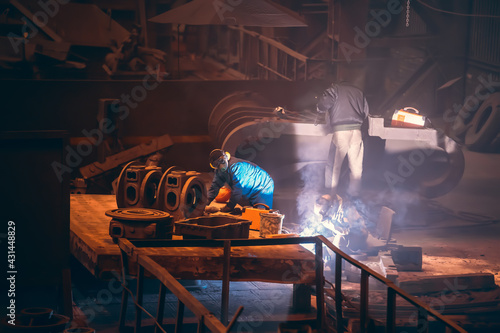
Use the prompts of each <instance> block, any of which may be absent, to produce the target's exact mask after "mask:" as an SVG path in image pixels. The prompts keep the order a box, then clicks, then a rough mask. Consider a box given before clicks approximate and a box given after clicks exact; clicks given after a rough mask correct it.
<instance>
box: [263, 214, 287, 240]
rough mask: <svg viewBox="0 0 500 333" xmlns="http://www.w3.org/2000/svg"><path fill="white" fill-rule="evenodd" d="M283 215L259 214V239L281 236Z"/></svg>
mask: <svg viewBox="0 0 500 333" xmlns="http://www.w3.org/2000/svg"><path fill="white" fill-rule="evenodd" d="M284 218H285V215H283V214H280V213H279V212H277V211H275V212H269V213H260V237H264V238H265V237H266V235H275V234H281V228H282V226H283V219H284Z"/></svg>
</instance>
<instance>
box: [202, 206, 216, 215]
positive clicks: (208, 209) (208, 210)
mask: <svg viewBox="0 0 500 333" xmlns="http://www.w3.org/2000/svg"><path fill="white" fill-rule="evenodd" d="M218 211H219V208H217V207H214V206H207V207H205V213H208V214H212V213H217V212H218Z"/></svg>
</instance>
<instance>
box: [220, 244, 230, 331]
mask: <svg viewBox="0 0 500 333" xmlns="http://www.w3.org/2000/svg"><path fill="white" fill-rule="evenodd" d="M230 265H231V241H230V240H226V241H224V266H223V268H222V301H221V315H220V316H221V319H220V321H221V322H222V324H223V325H227V322H228V308H229V274H230V273H231V272H230V268H231V267H230Z"/></svg>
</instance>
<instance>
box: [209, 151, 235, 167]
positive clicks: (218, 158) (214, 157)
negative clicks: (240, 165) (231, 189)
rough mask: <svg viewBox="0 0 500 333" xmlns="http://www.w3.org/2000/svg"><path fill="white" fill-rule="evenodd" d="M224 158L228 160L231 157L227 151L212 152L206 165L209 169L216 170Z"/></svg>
mask: <svg viewBox="0 0 500 333" xmlns="http://www.w3.org/2000/svg"><path fill="white" fill-rule="evenodd" d="M224 156H227V158H228V159H229V158H230V157H231V155H230V154H229V153H228V152H227V151H224V150H222V149H214V150H212V151H211V152H210V156H209V158H208V163H210V167H212V169H217V168H218V167H219V164H220V163H221V162H222V160H223V159H224Z"/></svg>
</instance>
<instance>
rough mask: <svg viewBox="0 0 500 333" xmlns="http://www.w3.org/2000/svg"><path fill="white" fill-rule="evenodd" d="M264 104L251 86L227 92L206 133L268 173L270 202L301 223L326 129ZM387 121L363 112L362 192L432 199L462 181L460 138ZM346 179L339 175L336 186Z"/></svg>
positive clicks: (319, 171) (324, 150)
mask: <svg viewBox="0 0 500 333" xmlns="http://www.w3.org/2000/svg"><path fill="white" fill-rule="evenodd" d="M269 105H270V103H268V102H267V101H266V100H265V98H263V97H262V96H260V95H259V94H256V93H254V92H249V91H240V92H236V93H233V94H231V95H228V96H226V97H225V98H223V99H222V100H220V102H219V103H218V104H217V105H216V106H215V107H214V108H213V110H212V113H211V114H210V118H209V124H208V130H209V134H210V136H211V137H212V140H213V142H214V143H215V145H216V146H217V147H221V148H222V149H224V150H225V151H228V152H230V153H231V154H232V155H233V156H235V157H238V158H242V159H246V160H249V161H252V162H254V163H256V164H258V165H259V166H261V167H262V168H264V169H265V170H266V171H268V173H269V174H270V175H271V177H273V179H274V181H275V192H274V205H275V208H277V209H279V210H280V211H281V212H283V213H284V214H286V215H287V217H288V218H289V219H290V220H292V221H293V220H295V221H299V220H300V214H302V213H303V212H301V208H300V207H298V206H299V205H303V206H304V207H309V206H311V202H309V201H310V200H311V197H312V196H311V193H314V194H318V192H321V191H325V187H324V184H325V181H324V177H325V165H326V162H327V159H328V153H329V149H330V144H331V138H332V134H331V133H330V131H329V128H328V126H327V125H326V124H325V121H324V120H323V119H320V120H318V119H317V115H316V113H315V112H312V111H310V110H312V109H311V108H310V110H309V111H307V110H306V111H303V112H297V111H295V112H294V111H286V112H279V113H277V112H276V108H275V105H273V106H269ZM420 117H421V116H420ZM420 119H421V120H422V119H423V118H422V117H421V118H420ZM390 123H391V119H384V118H382V117H377V116H369V118H368V121H367V125H368V128H364V129H363V135H364V143H365V155H364V171H363V180H362V182H363V188H364V189H365V190H369V191H373V193H378V194H379V195H377V196H380V197H383V196H384V195H386V196H389V197H392V196H397V197H401V196H400V195H399V194H398V193H401V191H402V192H405V193H414V194H418V195H420V196H423V197H425V198H435V197H439V196H442V195H444V194H446V193H448V192H449V191H451V190H452V189H453V188H454V187H455V186H456V185H457V184H458V183H459V182H460V179H461V178H462V175H463V172H464V166H465V162H464V156H463V152H462V150H461V147H460V145H459V144H457V143H456V142H455V141H454V140H453V139H451V138H450V137H448V136H447V135H446V134H445V133H444V132H443V131H441V130H440V129H437V128H432V127H422V126H420V125H421V124H419V128H407V127H395V126H391V124H390ZM398 124H399V125H401V122H399V123H398ZM344 169H345V170H347V165H345V166H344ZM348 178H349V177H343V176H342V178H341V184H340V186H341V187H342V186H346V181H348ZM342 181H343V182H344V183H342ZM308 191H309V192H308ZM311 191H312V192H311ZM393 208H394V207H393Z"/></svg>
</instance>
